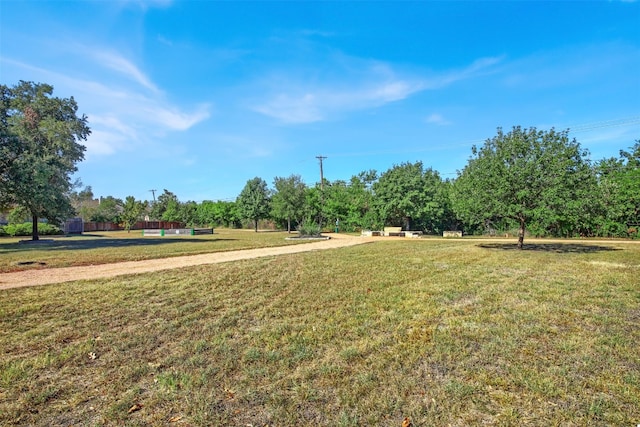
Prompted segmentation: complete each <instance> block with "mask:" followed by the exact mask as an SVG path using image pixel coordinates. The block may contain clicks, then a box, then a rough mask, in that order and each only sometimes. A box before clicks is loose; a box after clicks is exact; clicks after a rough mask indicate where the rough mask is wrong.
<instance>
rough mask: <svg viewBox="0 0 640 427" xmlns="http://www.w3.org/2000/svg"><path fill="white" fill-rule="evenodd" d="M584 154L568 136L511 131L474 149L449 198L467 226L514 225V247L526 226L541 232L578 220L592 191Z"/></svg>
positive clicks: (585, 154) (531, 129)
mask: <svg viewBox="0 0 640 427" xmlns="http://www.w3.org/2000/svg"><path fill="white" fill-rule="evenodd" d="M587 156H588V152H587V151H586V150H583V149H582V148H581V147H580V144H578V143H577V142H576V141H575V140H569V137H568V131H561V132H557V131H555V130H554V129H551V130H549V131H539V130H537V129H536V128H529V129H522V128H520V127H514V128H513V129H512V130H511V132H509V133H504V132H503V131H502V129H500V128H499V129H498V133H497V135H496V136H495V137H493V138H491V139H488V140H487V141H486V142H485V144H484V145H483V146H482V147H480V148H477V147H475V146H474V147H473V148H472V157H471V159H469V162H468V164H467V166H466V167H465V168H464V169H463V170H462V172H460V173H459V176H458V178H457V179H456V182H455V184H454V186H453V191H452V194H451V197H452V202H453V206H454V210H455V211H456V212H457V213H458V215H459V216H460V217H461V218H462V219H463V220H464V221H466V222H468V223H472V224H473V223H476V224H478V223H482V222H484V221H487V220H493V219H500V218H509V219H512V220H515V221H516V222H517V223H518V226H519V230H518V247H519V248H522V246H523V241H524V236H525V229H526V226H527V224H528V223H530V222H531V221H538V222H541V223H542V224H543V225H544V226H546V227H551V226H562V224H565V223H571V222H573V221H576V220H577V219H578V218H580V216H581V214H582V212H581V211H582V209H584V207H585V204H586V203H587V201H588V200H589V198H588V197H587V194H588V192H589V191H590V190H593V188H594V182H595V181H594V176H593V174H592V169H591V167H590V164H589V161H588V159H587Z"/></svg>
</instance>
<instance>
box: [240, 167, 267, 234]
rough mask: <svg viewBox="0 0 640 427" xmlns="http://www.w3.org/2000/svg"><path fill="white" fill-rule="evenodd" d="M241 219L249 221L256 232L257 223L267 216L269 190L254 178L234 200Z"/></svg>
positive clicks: (261, 180) (264, 183) (262, 182)
mask: <svg viewBox="0 0 640 427" xmlns="http://www.w3.org/2000/svg"><path fill="white" fill-rule="evenodd" d="M236 204H237V207H238V212H239V214H240V216H241V217H242V218H245V219H250V220H252V221H253V223H254V229H255V231H256V232H258V221H259V220H261V219H264V218H267V217H268V216H269V189H268V188H267V183H266V182H265V181H264V180H263V179H262V178H258V177H255V178H253V179H250V180H249V181H247V183H246V185H245V186H244V188H243V189H242V192H240V195H239V196H238V199H237V200H236Z"/></svg>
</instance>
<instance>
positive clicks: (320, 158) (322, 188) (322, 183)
mask: <svg viewBox="0 0 640 427" xmlns="http://www.w3.org/2000/svg"><path fill="white" fill-rule="evenodd" d="M316 159H318V160H320V190H321V191H324V174H323V173H322V161H323V160H324V159H326V157H324V156H316Z"/></svg>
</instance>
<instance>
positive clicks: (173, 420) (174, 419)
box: [169, 415, 182, 423]
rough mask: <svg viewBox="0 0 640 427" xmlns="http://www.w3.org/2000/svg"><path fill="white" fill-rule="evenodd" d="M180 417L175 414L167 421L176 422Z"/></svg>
mask: <svg viewBox="0 0 640 427" xmlns="http://www.w3.org/2000/svg"><path fill="white" fill-rule="evenodd" d="M181 419H182V415H176V416H175V417H171V418H169V422H170V423H177V422H178V421H180V420H181Z"/></svg>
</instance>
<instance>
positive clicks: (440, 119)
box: [426, 113, 452, 126]
mask: <svg viewBox="0 0 640 427" xmlns="http://www.w3.org/2000/svg"><path fill="white" fill-rule="evenodd" d="M426 122H427V123H431V124H434V125H438V126H448V125H450V124H452V122H451V121H449V120H447V119H445V118H444V116H442V114H438V113H433V114H430V115H429V116H428V117H427V119H426Z"/></svg>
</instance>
